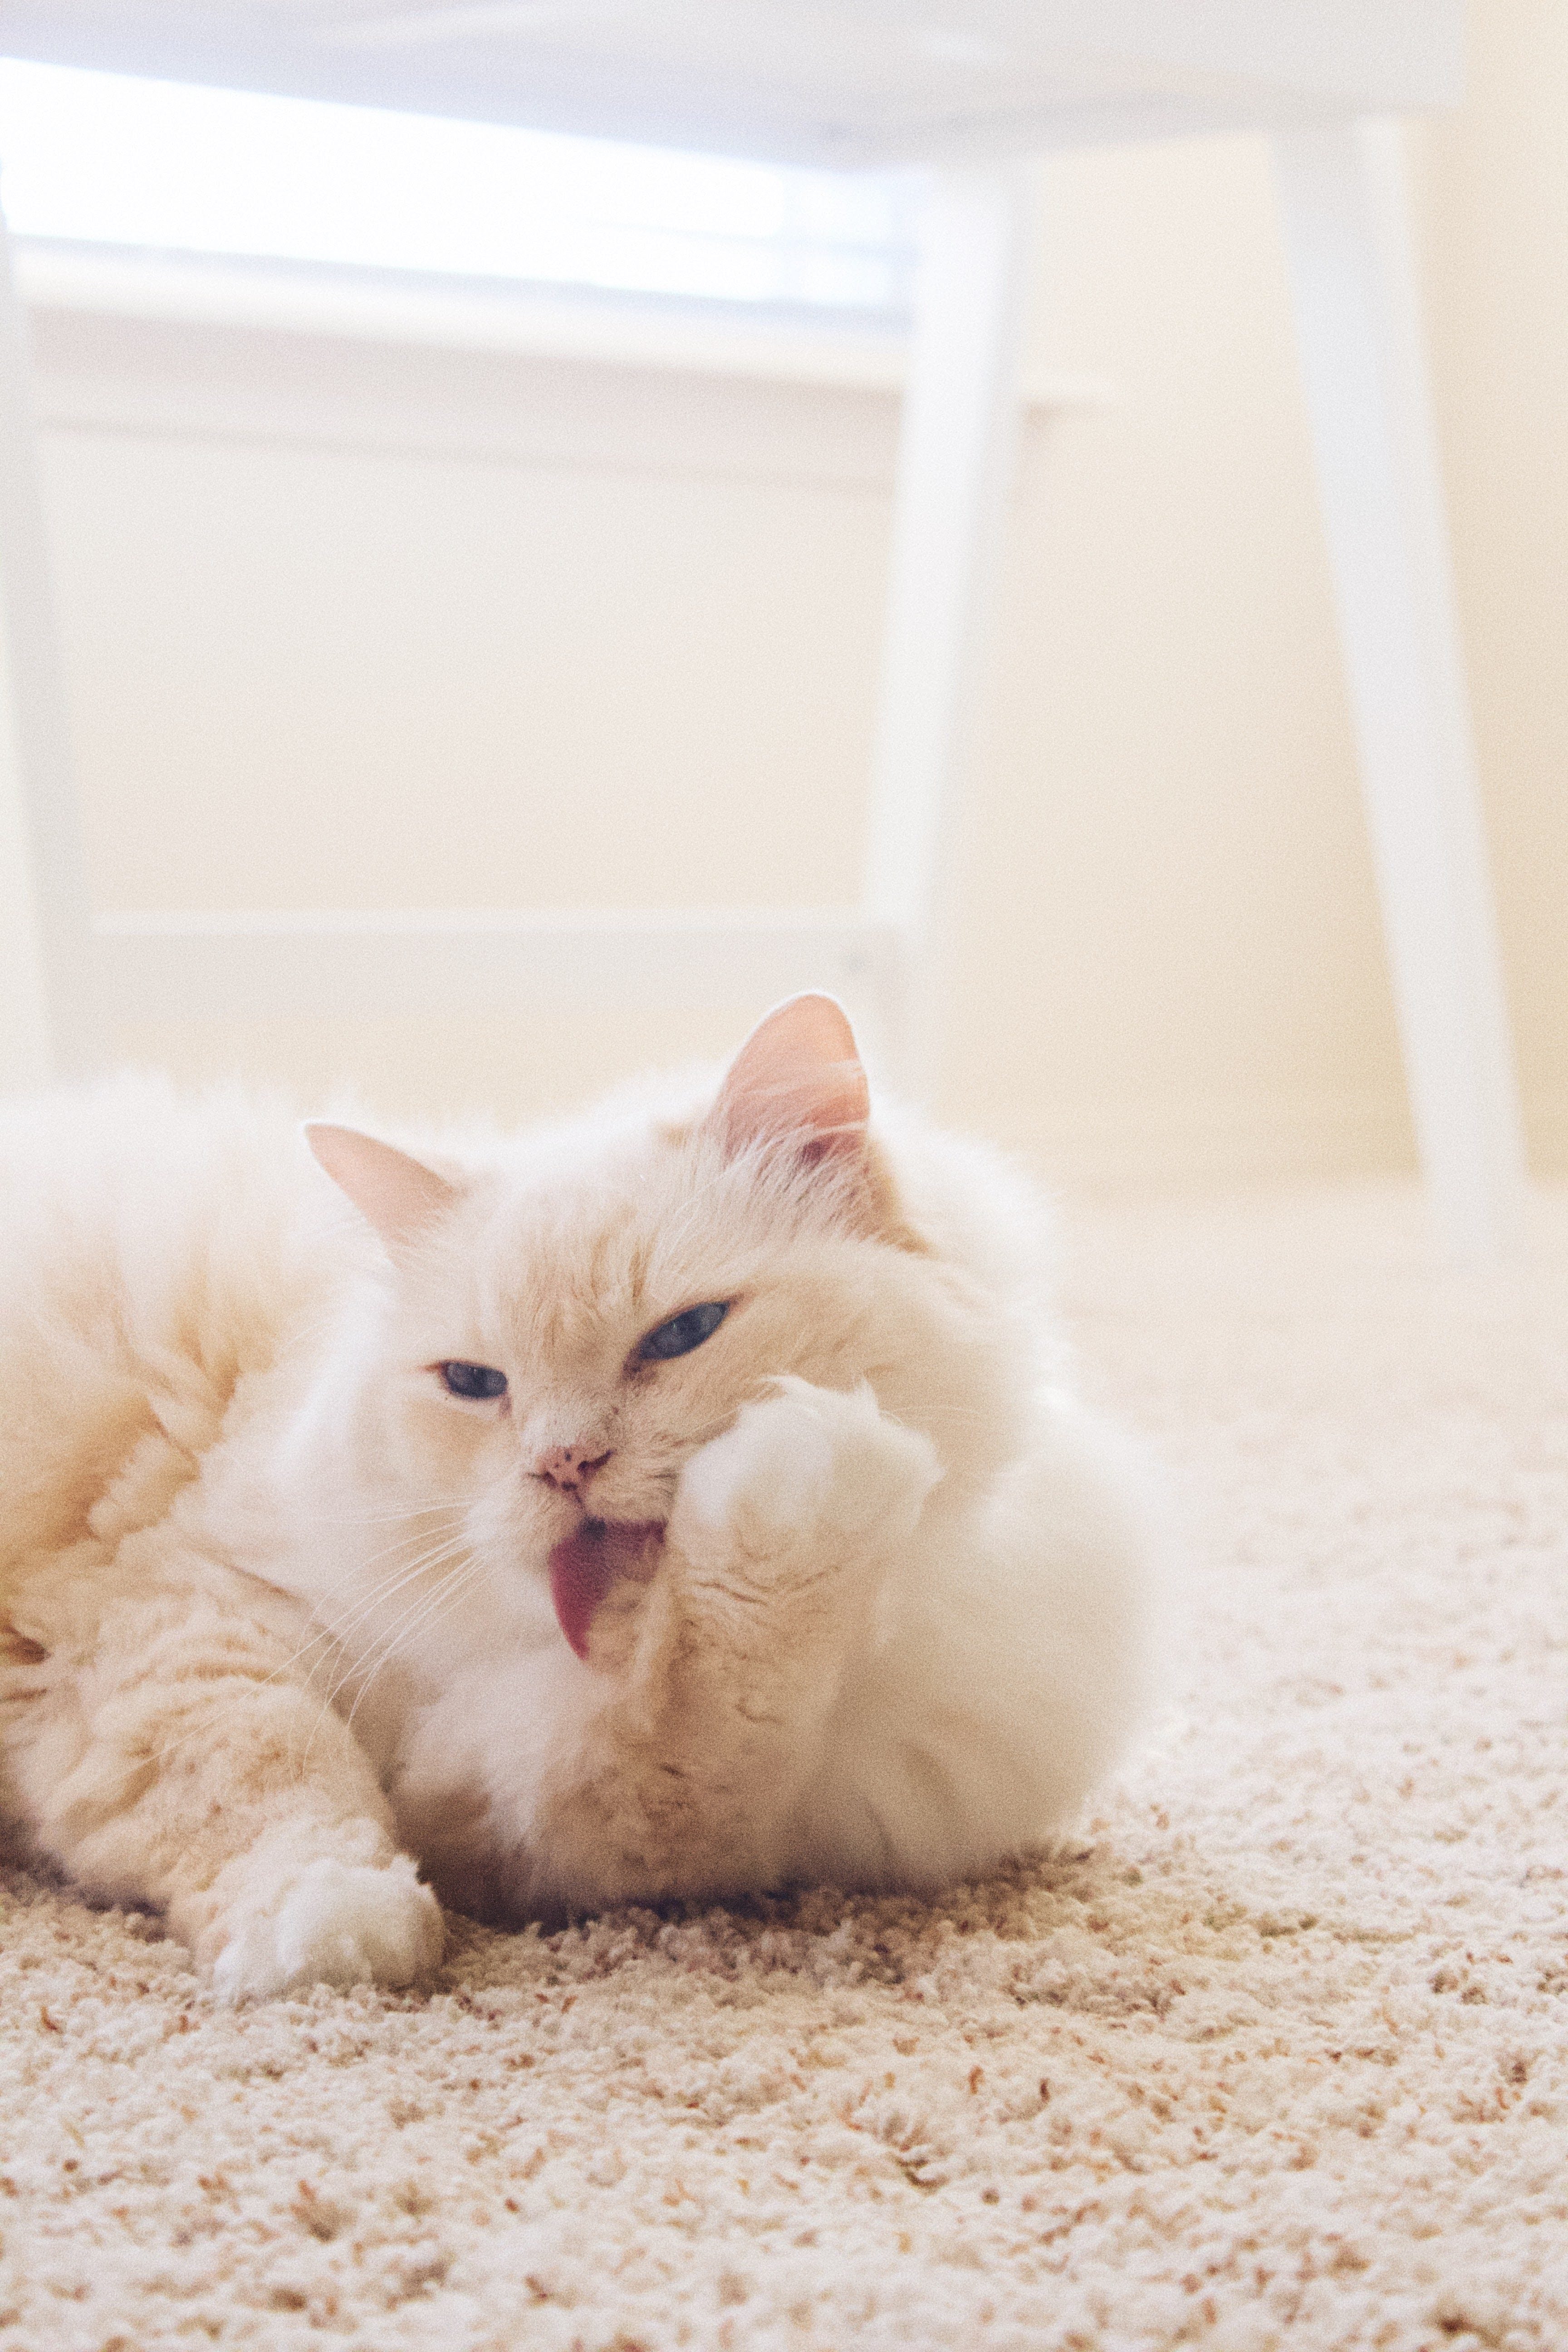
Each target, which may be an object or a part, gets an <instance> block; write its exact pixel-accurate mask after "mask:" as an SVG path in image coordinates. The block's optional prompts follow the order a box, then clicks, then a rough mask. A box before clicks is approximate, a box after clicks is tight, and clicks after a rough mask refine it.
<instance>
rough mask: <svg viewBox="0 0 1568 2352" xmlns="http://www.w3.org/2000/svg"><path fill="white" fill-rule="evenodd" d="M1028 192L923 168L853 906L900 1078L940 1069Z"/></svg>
mask: <svg viewBox="0 0 1568 2352" xmlns="http://www.w3.org/2000/svg"><path fill="white" fill-rule="evenodd" d="M1029 197H1030V183H1029V178H1028V174H1027V173H1026V171H1025V170H1024V169H1022V168H1021V167H1019V166H1016V165H1008V166H1006V167H1003V168H994V169H987V170H963V171H947V172H942V173H937V174H935V176H934V178H933V181H932V184H931V194H930V202H929V209H928V214H927V220H926V226H925V236H924V242H923V247H922V253H921V274H920V279H919V285H918V289H917V294H916V305H915V324H914V336H913V343H912V349H911V352H910V373H909V382H908V388H907V390H906V392H905V394H904V408H903V424H902V432H901V438H900V453H899V472H898V483H897V491H896V497H895V501H894V513H893V543H892V559H891V574H890V581H889V598H888V616H887V623H886V635H885V638H884V644H883V655H882V675H881V693H880V703H879V713H878V727H877V737H876V747H875V752H874V756H873V769H872V791H871V820H870V842H869V855H868V872H867V888H866V912H867V914H868V916H869V917H870V918H872V919H875V920H878V921H881V922H886V923H890V924H892V925H893V926H895V928H896V929H897V930H898V932H899V934H900V938H901V940H902V952H901V954H900V958H899V959H898V978H897V981H896V982H895V991H896V996H897V1002H896V1003H894V1004H893V1005H892V1006H891V1007H890V1008H889V1021H888V1034H887V1035H886V1037H885V1038H884V1040H883V1041H882V1042H883V1046H884V1051H885V1052H886V1055H887V1057H888V1059H889V1063H890V1065H891V1068H892V1072H893V1075H894V1076H895V1077H896V1079H897V1080H898V1082H899V1084H900V1086H901V1087H904V1088H906V1089H907V1090H909V1091H910V1092H911V1093H914V1094H916V1095H921V1094H924V1093H926V1092H928V1091H929V1089H930V1087H931V1084H932V1083H933V1081H934V1078H935V1076H936V1073H937V1071H938V1068H939V1066H940V1052H941V1031H942V977H943V964H944V961H945V954H944V950H945V943H946V934H947V932H948V929H949V923H950V905H949V900H950V897H951V884H952V873H953V866H954V857H955V851H956V847H957V843H958V837H959V831H960V826H961V823H962V812H963V793H964V787H965V783H966V780H967V771H968V767H969V762H970V758H971V754H972V749H973V735H974V722H975V717H976V706H977V702H978V698H979V687H980V683H981V677H982V672H983V666H984V649H985V640H986V632H987V624H988V622H989V619H990V614H991V608H992V604H993V598H994V586H995V577H996V571H997V564H998V558H999V555H1000V552H1001V543H1002V526H1003V522H1004V519H1005V510H1006V501H1007V492H1008V488H1009V485H1010V483H1011V480H1012V476H1013V464H1014V457H1015V452H1016V438H1017V421H1018V378H1019V361H1020V353H1021V345H1022V330H1023V310H1024V292H1025V273H1026V262H1027V257H1028V250H1029V230H1030V225H1031V223H1030V203H1029Z"/></svg>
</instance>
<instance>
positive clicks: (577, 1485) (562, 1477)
mask: <svg viewBox="0 0 1568 2352" xmlns="http://www.w3.org/2000/svg"><path fill="white" fill-rule="evenodd" d="M614 1452H615V1448H614V1446H611V1448H610V1449H609V1453H606V1454H590V1453H589V1452H588V1449H587V1447H586V1446H585V1445H547V1446H546V1447H545V1449H544V1451H543V1453H542V1454H541V1455H540V1456H539V1459H538V1460H537V1461H536V1462H535V1464H534V1465H533V1475H534V1476H535V1477H536V1478H542V1479H543V1481H544V1483H545V1485H546V1486H556V1487H559V1489H560V1491H561V1492H562V1494H563V1495H581V1494H584V1493H585V1492H586V1491H587V1486H588V1481H589V1479H590V1478H591V1477H592V1476H593V1475H594V1473H595V1470H602V1469H603V1468H604V1466H605V1463H606V1462H607V1461H608V1460H609V1458H610V1454H613V1453H614Z"/></svg>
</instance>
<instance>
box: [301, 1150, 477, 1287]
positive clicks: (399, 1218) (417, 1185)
mask: <svg viewBox="0 0 1568 2352" xmlns="http://www.w3.org/2000/svg"><path fill="white" fill-rule="evenodd" d="M305 1140H306V1142H307V1143H308V1144H309V1145H310V1149H311V1150H312V1151H313V1152H314V1153H315V1155H316V1157H317V1159H318V1160H320V1161H321V1166H322V1167H323V1168H324V1169H325V1170H326V1171H327V1173H328V1175H329V1176H330V1177H331V1180H332V1181H333V1183H334V1184H336V1185H337V1186H338V1188H339V1189H340V1191H342V1192H346V1193H347V1194H348V1196H349V1199H350V1200H351V1201H352V1202H353V1204H354V1207H355V1208H356V1209H357V1210H358V1211H359V1213H360V1214H361V1216H363V1217H364V1218H366V1219H368V1221H369V1223H371V1224H373V1225H374V1227H375V1230H376V1232H377V1233H378V1234H380V1235H381V1238H382V1240H383V1241H384V1243H385V1244H386V1246H387V1248H388V1249H389V1250H390V1251H391V1252H392V1254H393V1255H394V1256H396V1255H398V1253H399V1252H400V1251H402V1250H404V1249H406V1248H407V1247H408V1245H409V1244H411V1243H412V1242H415V1241H416V1240H417V1239H418V1237H419V1235H420V1234H423V1233H425V1232H426V1231H428V1229H429V1227H430V1226H431V1225H433V1224H436V1223H438V1222H439V1220H440V1219H441V1218H442V1217H444V1216H446V1215H447V1213H448V1212H449V1211H450V1210H452V1209H453V1208H455V1207H456V1206H457V1203H458V1201H460V1200H461V1198H462V1193H461V1191H460V1190H459V1188H458V1186H457V1185H456V1184H450V1183H448V1182H447V1179H446V1177H445V1176H437V1173H436V1171H435V1170H434V1169H433V1168H426V1165H425V1162H424V1161H423V1160H415V1159H411V1158H410V1156H409V1154H408V1153H407V1152H406V1151H399V1150H398V1149H397V1147H396V1145H395V1144H393V1143H383V1142H382V1141H381V1139H380V1138H379V1137H377V1136H374V1135H362V1134H361V1133H360V1132H359V1129H357V1128H353V1127H334V1126H332V1125H331V1122H330V1121H328V1120H326V1119H320V1118H313V1119H310V1121H308V1123H307V1125H306V1128H305Z"/></svg>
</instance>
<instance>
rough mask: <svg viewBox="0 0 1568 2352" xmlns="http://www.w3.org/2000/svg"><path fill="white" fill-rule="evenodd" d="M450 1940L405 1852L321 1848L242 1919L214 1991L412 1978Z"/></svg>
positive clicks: (217, 1969)
mask: <svg viewBox="0 0 1568 2352" xmlns="http://www.w3.org/2000/svg"><path fill="white" fill-rule="evenodd" d="M445 1941H446V1929H445V1927H443V1925H442V1921H441V1906H440V1905H439V1904H438V1903H437V1900H436V1897H435V1896H434V1895H432V1894H431V1892H430V1889H429V1888H428V1887H427V1886H422V1885H420V1883H419V1880H418V1878H417V1876H416V1873H415V1868H414V1864H413V1863H412V1862H411V1861H410V1860H409V1858H408V1856H407V1855H406V1854H398V1855H396V1856H395V1858H394V1859H393V1860H392V1861H391V1862H389V1863H384V1864H370V1863H349V1862H340V1861H338V1860H337V1859H336V1858H335V1857H333V1856H331V1855H322V1856H321V1857H320V1858H319V1859H318V1860H317V1861H315V1862H310V1863H307V1864H305V1866H304V1867H303V1868H302V1869H301V1870H300V1873H299V1874H298V1875H297V1876H296V1877H294V1878H293V1879H291V1880H289V1881H288V1882H287V1883H286V1884H285V1885H283V1886H282V1887H281V1888H280V1889H279V1890H278V1891H277V1894H276V1895H275V1897H274V1899H273V1901H272V1902H270V1903H269V1904H268V1907H267V1908H266V1909H265V1910H261V1911H258V1912H256V1913H254V1914H252V1916H250V1917H248V1918H246V1919H243V1920H242V1921H241V1922H239V1923H238V1924H237V1927H236V1928H235V1931H234V1933H233V1934H232V1935H231V1936H230V1937H229V1939H228V1941H227V1943H226V1944H225V1946H224V1948H223V1949H222V1950H221V1951H220V1952H219V1954H218V1956H217V1958H216V1960H215V1962H214V1963H213V1972H212V1981H213V1990H214V1991H215V1992H216V1993H217V1995H218V1996H219V1998H220V2000H228V2001H240V2000H268V1999H270V1998H271V1997H272V1996H273V1995H274V1994H276V1993H281V1992H290V1991H296V1990H300V1988H301V1987H303V1986H305V1985H311V1984H330V1985H350V1984H378V1985H390V1986H399V1985H408V1984H414V1983H416V1981H417V1980H418V1979H420V1978H422V1977H427V1976H429V1975H430V1973H431V1972H432V1970H433V1969H435V1968H436V1966H437V1963H438V1961H439V1960H440V1958H441V1952H442V1948H443V1946H444V1944H445Z"/></svg>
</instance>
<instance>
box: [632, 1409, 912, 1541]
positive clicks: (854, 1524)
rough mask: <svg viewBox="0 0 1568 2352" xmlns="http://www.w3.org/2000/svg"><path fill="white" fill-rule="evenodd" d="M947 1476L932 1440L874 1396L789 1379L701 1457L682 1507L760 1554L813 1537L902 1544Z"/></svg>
mask: <svg viewBox="0 0 1568 2352" xmlns="http://www.w3.org/2000/svg"><path fill="white" fill-rule="evenodd" d="M941 1475H942V1467H941V1465H940V1463H939V1462H938V1460H937V1456H936V1451H935V1448H934V1447H933V1446H932V1445H931V1442H930V1440H929V1439H928V1438H925V1437H923V1436H921V1434H920V1433H919V1432H918V1431H915V1430H910V1429H904V1428H902V1427H901V1426H900V1424H899V1423H897V1422H892V1421H889V1420H888V1419H887V1418H886V1417H885V1416H884V1415H883V1414H882V1413H881V1412H879V1409H878V1405H877V1401H876V1398H875V1396H874V1395H873V1394H872V1392H871V1391H870V1389H869V1388H868V1387H865V1386H862V1387H860V1388H859V1389H857V1390H853V1391H841V1390H837V1389H822V1388H816V1387H814V1386H813V1385H812V1384H811V1383H810V1382H809V1381H802V1380H795V1379H781V1380H780V1381H779V1382H778V1384H777V1387H776V1389H775V1391H774V1392H773V1395H771V1396H768V1397H764V1398H762V1399H760V1400H759V1401H758V1402H756V1403H753V1404H748V1405H746V1406H745V1407H744V1408H743V1409H742V1412H741V1414H740V1416H739V1418H738V1420H737V1421H736V1422H735V1423H734V1425H733V1427H732V1428H731V1429H729V1430H728V1431H726V1432H725V1433H724V1435H723V1436H722V1437H719V1438H716V1439H714V1441H713V1442H712V1443H711V1444H709V1445H705V1446H704V1447H702V1449H701V1451H700V1453H698V1454H693V1456H692V1458H691V1460H690V1461H689V1463H688V1464H687V1465H686V1469H685V1471H684V1473H683V1475H682V1479H681V1494H680V1506H679V1507H680V1510H681V1512H682V1513H683V1514H684V1516H685V1517H686V1519H687V1521H688V1523H689V1524H691V1523H694V1524H695V1525H696V1526H697V1527H699V1528H702V1529H704V1530H708V1531H713V1530H717V1529H719V1528H721V1527H728V1528H730V1529H731V1530H732V1531H733V1532H735V1533H736V1534H738V1535H739V1536H741V1537H742V1539H743V1540H746V1541H747V1542H748V1544H749V1545H752V1546H754V1545H758V1544H761V1545H763V1546H769V1545H772V1544H776V1543H780V1542H784V1541H786V1540H788V1539H789V1538H791V1537H792V1536H793V1537H799V1536H801V1535H803V1534H805V1533H806V1532H807V1531H811V1532H813V1533H815V1534H816V1535H818V1536H820V1535H822V1534H824V1533H827V1532H829V1531H835V1532H837V1533H839V1534H842V1535H844V1536H847V1537H852V1538H869V1537H872V1536H876V1537H877V1538H879V1539H884V1540H890V1541H898V1540H899V1539H900V1538H902V1537H903V1536H905V1535H907V1534H908V1533H909V1531H910V1528H912V1527H913V1525H914V1522H915V1519H916V1517H918V1515H919V1512H920V1509H921V1505H922V1504H923V1502H924V1500H925V1497H926V1496H927V1495H928V1494H929V1493H930V1491H931V1487H932V1486H934V1485H935V1484H936V1482H937V1480H938V1479H939V1478H940V1477H941Z"/></svg>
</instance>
